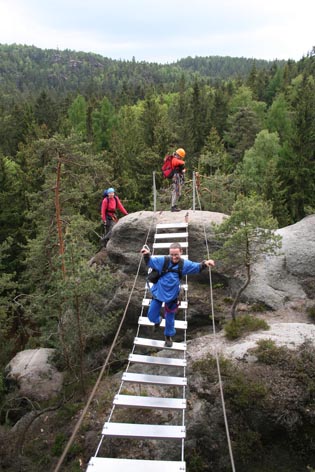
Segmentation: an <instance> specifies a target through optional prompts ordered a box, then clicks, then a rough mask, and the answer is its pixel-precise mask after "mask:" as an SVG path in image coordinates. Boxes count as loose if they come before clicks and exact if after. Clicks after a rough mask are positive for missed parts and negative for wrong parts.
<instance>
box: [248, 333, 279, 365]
mask: <svg viewBox="0 0 315 472" xmlns="http://www.w3.org/2000/svg"><path fill="white" fill-rule="evenodd" d="M251 351H252V352H253V354H254V355H255V356H256V357H257V359H258V361H259V362H262V363H263V364H267V365H272V364H280V363H282V362H283V361H284V360H286V359H287V348H286V347H278V346H277V345H276V343H275V342H274V341H272V339H262V340H260V341H258V342H257V348H255V349H252V350H251Z"/></svg>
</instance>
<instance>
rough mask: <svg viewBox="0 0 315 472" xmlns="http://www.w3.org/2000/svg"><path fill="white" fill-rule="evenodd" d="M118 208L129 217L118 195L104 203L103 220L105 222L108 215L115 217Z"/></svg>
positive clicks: (105, 200)
mask: <svg viewBox="0 0 315 472" xmlns="http://www.w3.org/2000/svg"><path fill="white" fill-rule="evenodd" d="M117 208H118V210H120V211H121V213H122V214H123V215H128V212H127V210H126V209H125V208H124V207H123V205H122V203H121V201H120V200H119V198H118V197H117V196H116V195H115V196H114V197H105V198H104V199H103V201H102V210H101V215H102V220H103V221H104V222H105V221H106V216H107V215H109V216H112V215H114V216H115V211H116V209H117Z"/></svg>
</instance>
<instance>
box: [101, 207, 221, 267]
mask: <svg viewBox="0 0 315 472" xmlns="http://www.w3.org/2000/svg"><path fill="white" fill-rule="evenodd" d="M224 218H226V215H224V214H223V213H215V212H210V211H195V212H194V211H192V210H190V211H180V212H178V213H171V212H170V211H164V212H157V213H154V212H152V211H139V212H136V213H132V214H130V215H127V216H125V217H123V218H121V219H120V221H119V222H118V224H117V225H116V226H115V227H114V229H113V233H112V237H111V239H110V241H109V243H108V244H107V248H106V249H107V255H108V257H109V259H110V261H111V262H112V263H114V264H119V265H121V266H122V270H123V271H124V272H131V273H133V274H135V273H136V272H137V269H138V265H139V262H140V259H141V255H140V249H141V248H142V246H143V245H144V244H148V245H149V247H150V248H151V249H152V245H153V242H154V234H155V227H156V225H157V224H158V223H170V222H178V223H184V222H185V221H186V220H187V221H188V223H189V239H188V242H189V248H188V253H189V259H191V260H193V261H201V260H202V259H205V258H207V257H208V256H207V246H208V249H209V252H210V257H211V252H213V251H214V250H215V249H216V248H217V246H216V243H215V239H214V232H213V227H212V224H213V223H218V224H219V223H221V222H222V221H223V219H224ZM168 231H169V230H168ZM172 231H173V232H178V231H179V230H177V229H173V230H172ZM175 241H176V239H175ZM154 253H155V255H159V254H167V253H168V251H167V250H165V249H163V250H160V249H156V250H155V251H154ZM184 253H185V251H184ZM141 273H142V274H144V273H145V267H144V264H142V266H141Z"/></svg>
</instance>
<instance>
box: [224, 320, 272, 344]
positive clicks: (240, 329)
mask: <svg viewBox="0 0 315 472" xmlns="http://www.w3.org/2000/svg"><path fill="white" fill-rule="evenodd" d="M269 328H270V327H269V325H268V323H266V321H264V320H261V319H258V318H255V317H254V316H251V315H241V316H238V317H237V318H236V319H235V320H231V321H228V322H227V323H226V324H225V325H224V331H225V335H226V337H227V339H230V340H233V339H238V338H240V337H242V336H243V335H244V334H247V333H251V332H253V331H259V330H267V329H269Z"/></svg>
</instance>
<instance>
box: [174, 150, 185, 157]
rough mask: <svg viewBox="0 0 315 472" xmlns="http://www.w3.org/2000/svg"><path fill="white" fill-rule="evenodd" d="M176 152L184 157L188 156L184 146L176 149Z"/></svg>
mask: <svg viewBox="0 0 315 472" xmlns="http://www.w3.org/2000/svg"><path fill="white" fill-rule="evenodd" d="M175 154H178V155H179V156H180V157H181V158H182V159H184V158H185V156H186V151H185V149H183V148H179V149H176V151H175Z"/></svg>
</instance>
